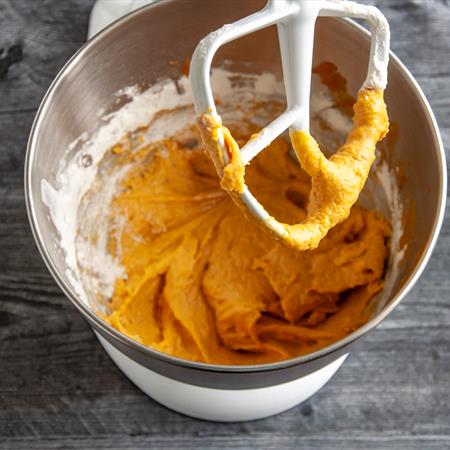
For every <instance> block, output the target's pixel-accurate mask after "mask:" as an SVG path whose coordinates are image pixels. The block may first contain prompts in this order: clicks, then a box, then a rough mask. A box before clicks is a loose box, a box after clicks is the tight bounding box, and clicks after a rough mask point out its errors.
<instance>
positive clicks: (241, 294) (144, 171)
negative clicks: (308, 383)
mask: <svg viewBox="0 0 450 450" xmlns="http://www.w3.org/2000/svg"><path fill="white" fill-rule="evenodd" d="M366 96H367V97H366ZM360 98H361V97H360ZM366 103H367V105H366ZM374 105H375V106H376V107H377V108H379V109H380V111H382V107H381V104H380V100H379V96H378V94H377V93H373V94H372V93H366V94H364V97H363V98H362V100H359V106H358V105H357V108H358V107H360V108H361V114H360V115H359V116H358V109H357V118H356V119H355V124H356V125H357V128H356V131H354V132H353V134H352V135H350V138H349V140H348V141H347V144H346V147H345V151H342V152H340V154H337V155H336V156H335V157H333V158H330V160H329V161H333V164H336V170H338V169H337V168H339V174H336V172H332V171H331V169H330V171H329V170H328V169H327V171H326V172H324V171H322V170H321V169H322V166H325V165H327V164H328V163H326V162H325V160H324V159H323V158H322V157H321V156H320V155H321V154H319V153H320V152H318V149H317V147H316V146H315V143H314V142H313V141H311V139H312V138H310V137H309V136H303V135H294V136H292V139H293V142H294V145H295V148H296V150H297V152H298V154H299V156H300V157H301V162H302V165H303V166H304V168H305V169H306V171H307V172H309V173H310V174H311V175H312V183H313V186H314V184H321V183H322V184H321V185H322V186H324V189H325V188H326V189H328V187H329V186H332V184H330V183H331V181H329V179H328V178H326V179H324V175H323V174H326V176H327V177H328V176H331V175H329V174H332V173H334V174H336V177H335V178H333V182H336V183H337V185H338V186H341V184H340V180H339V179H338V178H337V177H338V176H341V175H340V174H341V171H340V169H344V172H343V174H344V175H345V174H346V173H347V172H346V170H347V171H348V173H349V174H356V175H357V181H356V184H355V185H352V186H350V188H349V189H350V190H349V193H348V195H349V196H350V197H351V200H349V201H347V200H345V207H344V209H343V211H334V212H333V211H332V210H330V211H328V212H327V214H329V213H330V214H334V213H336V217H335V216H333V217H334V218H332V219H328V221H327V222H326V223H325V225H324V226H323V227H322V226H321V227H319V228H320V231H319V232H318V233H317V236H320V237H317V236H316V235H315V236H314V239H313V240H312V241H311V245H309V247H315V246H317V248H315V249H313V250H309V251H303V252H299V251H296V250H293V249H291V248H288V247H286V246H283V245H281V244H280V243H279V242H277V241H275V240H274V239H273V238H272V237H271V236H270V235H268V234H266V233H264V232H262V230H261V229H260V228H259V227H258V226H257V225H255V224H254V223H253V222H251V221H249V220H248V219H246V218H245V217H244V216H243V214H242V212H241V211H240V210H239V208H238V207H237V206H236V205H235V203H234V202H233V201H232V200H231V198H230V196H229V195H228V194H227V193H226V192H225V191H224V190H223V189H221V186H220V183H219V179H218V177H217V174H216V171H215V168H214V165H213V164H212V162H211V160H210V158H209V157H208V156H207V155H206V154H205V153H204V152H203V150H202V149H201V145H200V143H199V141H198V139H197V137H195V130H190V133H184V134H182V135H180V136H174V137H173V138H171V139H167V140H165V141H161V142H157V143H153V144H151V145H149V146H147V147H145V148H143V149H141V150H139V151H132V150H130V149H126V148H125V147H124V146H122V147H121V146H119V147H117V148H116V149H115V152H116V153H117V158H122V159H123V162H124V163H126V162H130V161H131V162H133V168H132V169H131V170H130V171H129V173H128V174H127V175H126V177H125V178H124V179H123V181H122V183H121V191H120V193H119V194H118V195H117V196H116V197H115V199H114V200H113V203H112V205H111V206H112V207H111V218H110V220H111V224H112V225H111V234H110V251H111V253H112V254H113V255H115V256H116V257H117V258H118V259H119V260H120V262H121V264H122V265H123V267H124V269H125V272H126V277H124V278H123V279H119V280H117V281H116V285H115V292H114V295H113V298H112V301H111V304H110V310H111V314H110V315H109V316H108V320H109V321H110V323H111V324H112V325H113V326H114V327H115V328H117V329H118V330H119V331H121V332H122V333H124V334H126V335H128V336H130V337H131V338H133V339H135V340H137V341H138V342H140V343H142V344H144V345H147V346H150V347H152V348H154V349H156V350H159V351H161V352H164V353H167V354H170V355H174V356H177V357H180V358H185V359H189V360H194V361H202V362H208V363H217V364H259V363H265V362H273V361H278V360H283V359H287V358H291V357H294V356H298V355H302V354H305V353H309V352H311V351H314V350H317V349H319V348H321V347H325V346H327V345H329V344H331V343H332V342H334V341H336V340H339V339H340V338H342V337H344V336H345V335H347V334H348V333H350V332H351V331H353V330H355V329H356V328H358V327H359V326H361V325H362V324H363V323H364V322H366V321H367V319H368V318H369V317H370V312H371V302H370V299H371V298H372V297H373V296H374V295H375V294H376V293H377V292H379V291H380V290H381V289H382V287H383V275H384V270H385V263H386V259H387V254H388V250H387V238H388V236H389V233H390V227H389V225H388V224H387V222H386V221H385V220H384V219H383V218H381V217H377V215H376V214H375V212H373V211H365V210H363V209H361V208H359V207H357V206H353V208H351V211H350V203H351V204H353V203H354V201H355V200H356V198H357V196H358V193H359V189H360V188H361V187H362V185H363V184H364V181H365V177H367V172H368V169H369V167H370V163H371V162H372V160H373V155H372V153H373V149H372V146H374V145H375V142H376V140H378V139H379V138H380V136H381V135H382V134H383V133H384V132H385V123H384V122H383V123H382V124H380V125H378V124H377V118H376V117H375V116H374V115H372V113H371V112H370V111H372V110H371V109H370V108H372V107H373V106H374ZM366 106H367V108H368V109H367V111H366V109H365V108H366ZM358 117H359V118H358ZM377 117H378V116H377ZM379 117H381V118H382V119H383V118H384V115H383V114H381V113H380V114H379ZM358 121H360V122H361V123H364V124H365V128H361V127H358ZM372 126H373V127H374V128H373V129H372V128H371V127H372ZM250 134H251V133H250ZM193 136H194V137H193ZM230 136H231V135H230ZM233 136H235V138H236V143H238V142H239V143H240V142H245V141H246V138H247V137H248V135H247V136H239V134H238V133H236V132H233ZM364 142H367V143H368V144H369V145H368V146H367V152H363V153H361V152H360V151H359V147H357V146H361V145H362V144H363V143H364ZM305 148H307V149H309V150H308V152H309V153H303V149H305ZM357 148H358V151H356V149H357ZM307 154H310V155H311V158H309V157H306V156H305V155H307ZM302 155H303V157H302ZM330 164H331V163H330ZM238 170H240V169H239V168H238ZM233 173H234V174H236V172H233ZM321 174H322V175H321ZM242 175H243V172H242ZM320 177H322V178H320ZM232 178H233V177H232ZM239 179H240V175H239V172H238V173H237V176H236V177H234V180H235V181H236V180H239ZM245 179H246V183H247V185H248V186H249V187H250V189H251V190H252V191H253V192H254V193H255V195H256V196H257V197H258V200H259V201H260V202H261V203H262V204H264V206H265V208H266V209H267V211H268V212H269V213H270V214H271V215H272V216H274V217H276V218H277V219H278V220H280V221H282V222H283V223H286V224H287V225H286V226H293V227H295V226H297V225H295V224H298V223H305V220H306V223H310V222H311V220H312V219H311V216H312V217H313V219H314V217H315V216H314V214H315V213H314V210H315V209H314V208H316V207H317V203H319V206H320V207H322V203H323V202H325V201H326V202H327V204H328V197H324V198H325V200H322V197H320V196H318V197H315V196H312V197H311V196H310V191H311V177H310V176H309V175H308V174H307V173H306V172H305V171H303V170H302V169H301V168H300V166H299V165H298V163H297V162H295V161H294V160H293V159H292V157H291V156H290V155H289V145H288V143H287V141H286V140H285V139H284V138H278V139H277V140H275V141H274V142H273V143H272V144H271V145H270V148H268V149H266V150H265V151H264V152H262V153H260V154H259V155H258V156H257V157H256V158H255V159H254V160H253V161H252V163H251V165H249V166H248V167H247V168H246V173H245ZM333 186H334V185H333ZM326 189H325V192H326V193H327V195H329V190H326ZM324 195H325V194H324ZM346 195H347V194H346ZM343 197H345V196H343ZM335 199H336V197H335V196H334V195H333V199H332V200H333V201H334V200H335ZM331 208H334V206H333V204H331ZM347 208H348V209H349V211H347ZM347 216H348V217H347ZM344 219H345V220H344ZM342 220H343V221H342ZM339 221H341V223H339V224H338V225H336V226H334V227H333V228H332V229H331V230H330V231H329V232H328V234H326V231H324V230H327V229H329V228H331V227H332V226H333V225H334V224H336V223H337V222H339ZM313 222H314V223H316V222H317V220H316V219H314V221H313ZM325 234H326V236H325V237H324V238H323V239H322V240H321V241H320V238H321V237H323V235H325ZM319 241H320V243H319ZM317 244H318V245H317Z"/></svg>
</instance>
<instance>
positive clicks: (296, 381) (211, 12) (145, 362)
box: [25, 0, 446, 421]
mask: <svg viewBox="0 0 450 450" xmlns="http://www.w3.org/2000/svg"><path fill="white" fill-rule="evenodd" d="M264 4H265V1H264V0H262V1H258V0H242V1H240V2H239V7H236V5H237V3H236V2H234V1H232V0H229V1H228V0H224V1H221V2H211V1H208V0H190V1H189V2H186V1H184V0H166V1H159V2H155V3H153V4H151V5H149V6H146V7H144V8H142V9H140V10H138V11H136V12H133V13H131V14H129V15H128V16H126V17H124V18H123V19H121V20H119V21H117V22H115V23H113V24H112V25H110V26H109V27H108V28H107V29H106V30H104V31H103V32H101V33H99V34H98V35H96V36H95V37H94V38H93V39H92V40H90V41H89V42H88V43H87V44H86V45H85V46H84V47H83V48H82V49H80V51H78V52H77V53H76V54H75V55H74V56H73V58H72V59H71V60H70V61H69V62H68V63H67V64H66V66H65V67H64V68H63V69H62V71H61V72H60V73H59V75H58V76H57V78H56V79H55V81H54V83H53V84H52V86H51V87H50V89H49V91H48V92H47V94H46V96H45V98H44V100H43V102H42V104H41V107H40V109H39V111H38V113H37V116H36V119H35V122H34V125H33V128H32V131H31V136H30V140H29V144H28V150H27V156H26V167H25V189H26V201H27V209H28V214H29V219H30V223H31V227H32V230H33V234H34V237H35V239H36V242H37V245H38V247H39V250H40V252H41V254H42V257H43V259H44V261H45V262H46V264H47V266H48V267H49V270H50V272H51V273H52V275H53V276H54V278H55V280H56V281H57V283H58V284H59V285H60V287H61V289H62V290H63V291H64V293H65V294H66V296H67V297H68V298H69V299H70V300H71V301H72V302H73V304H74V305H75V306H76V307H77V308H78V309H79V311H80V312H81V314H82V315H83V316H84V317H85V318H86V319H87V321H88V322H89V324H90V326H91V327H92V328H93V329H94V331H95V333H96V335H97V336H98V338H99V340H100V342H101V344H102V345H103V346H104V347H105V349H106V351H107V352H108V354H109V355H110V356H111V358H112V359H113V360H114V361H115V362H116V364H117V365H118V366H119V368H120V369H121V370H122V371H123V372H124V373H125V374H126V375H127V376H128V377H129V378H130V379H131V380H132V381H133V382H134V383H135V384H136V385H137V386H138V387H139V388H141V389H142V390H143V391H144V392H146V393H147V394H148V395H150V396H151V397H152V398H154V399H155V400H157V401H158V402H160V403H162V404H164V405H166V406H168V407H169V408H172V409H174V410H176V411H179V412H182V413H184V414H187V415H191V416H194V417H198V418H202V419H208V420H217V421H240V420H251V419H257V418H262V417H267V416H270V415H272V414H276V413H279V412H281V411H284V410H286V409H288V408H290V407H293V406H295V405H297V404H299V403H301V402H302V401H304V400H305V399H307V398H308V397H310V396H311V395H313V394H314V393H315V392H317V391H318V390H319V389H320V388H321V387H322V386H323V385H324V384H325V383H326V382H327V381H328V380H329V379H330V378H331V377H332V376H333V374H334V373H335V372H336V370H337V369H338V368H339V367H340V365H341V364H342V363H343V361H344V359H345V357H346V355H347V354H348V352H349V349H350V347H351V346H352V345H353V344H354V343H355V342H357V341H358V340H359V339H360V338H361V337H362V336H364V335H365V334H367V333H368V332H369V331H370V330H371V329H373V328H374V327H375V326H376V325H378V324H379V323H380V322H381V321H382V320H384V319H385V318H386V317H387V316H388V315H389V314H390V312H392V310H393V309H394V308H395V307H396V306H397V305H398V304H399V303H400V301H401V300H402V299H403V298H404V297H405V295H406V294H407V293H408V291H409V290H410V289H411V288H412V286H413V285H414V284H415V282H416V281H417V279H418V278H419V276H420V274H421V273H422V271H423V269H424V267H425V265H426V263H427V261H428V259H429V257H430V255H431V252H432V249H433V247H434V245H435V243H436V240H437V236H438V233H439V229H440V226H441V223H442V218H443V213H444V208H445V194H446V165H445V156H444V151H443V146H442V142H441V139H440V136H439V131H438V127H437V124H436V121H435V119H434V116H433V113H432V111H431V109H430V107H429V105H428V102H427V100H426V99H425V97H424V95H423V93H422V91H421V90H420V87H419V86H418V85H417V83H416V82H415V81H414V79H413V77H412V76H411V75H410V73H409V72H408V71H407V69H406V68H405V67H404V66H403V65H402V63H401V62H400V61H399V60H398V58H396V57H395V56H394V55H393V54H391V57H390V66H389V80H388V88H387V90H386V102H387V105H388V109H389V115H390V118H391V121H392V122H395V123H396V124H397V125H398V129H399V136H398V142H397V143H396V146H395V151H394V152H393V154H392V160H393V163H394V164H398V163H400V164H401V165H402V168H403V172H404V175H405V177H404V179H405V180H404V184H403V186H402V189H401V196H402V199H403V200H404V202H405V203H408V202H413V203H414V207H415V215H414V218H413V219H412V223H411V224H410V225H411V230H410V236H411V239H410V240H409V242H408V246H407V249H406V252H405V256H404V258H403V260H402V263H401V266H400V267H399V274H398V276H397V278H396V282H395V285H394V286H393V288H392V292H391V294H390V296H389V299H388V301H387V303H386V305H385V306H384V307H383V308H382V309H381V310H380V311H379V312H378V313H377V314H376V315H375V316H374V317H373V318H372V319H371V320H370V321H369V322H367V323H366V324H365V325H364V326H362V327H361V328H359V329H358V330H356V331H354V332H353V333H351V334H350V335H348V336H346V337H345V338H344V339H342V340H340V341H338V342H335V343H334V344H333V345H331V346H329V347H326V348H324V349H322V350H320V351H317V352H315V353H312V354H308V355H306V356H302V357H298V358H294V359H290V360H286V361H282V362H278V363H272V364H264V365H255V366H219V365H212V364H203V363H196V362H192V361H186V360H182V359H179V358H175V357H172V356H169V355H165V354H162V353H159V352H157V351H155V350H153V349H151V348H147V347H144V346H143V345H140V344H139V343H137V342H135V341H133V340H132V339H130V338H128V337H126V336H125V335H123V334H121V333H120V332H118V331H117V330H115V329H114V328H112V327H111V326H110V325H109V324H108V323H107V322H105V321H104V320H103V319H101V318H100V317H99V316H97V315H96V313H95V312H94V310H93V309H92V308H91V307H90V305H89V304H88V302H87V301H86V299H83V298H81V297H80V296H79V295H78V294H77V293H76V289H75V288H74V285H73V280H72V279H71V278H70V276H69V275H68V270H67V269H68V267H67V263H66V261H65V255H64V253H63V251H62V250H61V247H60V245H59V235H58V232H57V230H56V228H55V226H54V224H53V222H52V220H51V218H50V215H49V211H48V208H47V206H46V204H45V203H44V200H43V198H42V195H41V182H42V180H43V179H45V180H47V181H48V182H49V183H54V182H55V176H56V173H57V171H58V167H59V163H60V161H61V160H62V158H63V156H65V153H66V151H67V149H68V147H69V145H70V143H72V142H73V141H75V140H76V139H77V138H78V137H79V136H80V135H81V134H82V133H87V135H91V134H93V133H94V132H95V131H96V129H97V128H98V127H100V126H101V125H102V120H101V117H99V116H98V111H99V110H103V111H108V112H111V111H114V110H115V109H117V108H118V105H117V104H115V101H116V97H115V93H116V92H117V91H119V90H120V89H123V88H124V87H126V86H130V85H139V86H141V87H143V88H146V87H149V86H151V85H153V84H154V83H156V82H157V81H158V80H160V79H161V78H163V77H164V78H166V77H170V78H176V77H177V76H178V75H179V67H178V68H177V67H175V66H173V65H170V64H169V63H170V61H173V60H178V61H183V60H184V59H185V58H189V57H190V56H191V55H192V52H193V50H194V48H195V46H196V45H197V43H198V41H199V40H200V39H201V38H202V37H203V36H205V35H206V34H208V33H209V32H211V31H213V30H215V29H217V28H219V27H220V26H221V25H223V23H229V22H233V21H236V20H237V19H239V18H241V17H244V16H246V15H249V14H251V13H252V12H254V11H257V10H258V9H261V8H262V6H263V5H264ZM174 30H176V32H174ZM369 47H370V40H369V37H368V35H367V33H366V32H365V31H364V30H363V29H362V28H361V27H360V26H358V25H357V24H355V23H354V22H351V21H348V20H340V19H335V18H323V19H319V21H318V23H317V28H316V36H315V46H314V62H315V64H316V63H318V62H322V61H331V62H333V63H335V64H336V65H337V66H338V68H339V70H340V71H341V73H343V74H344V76H346V78H347V80H348V88H349V91H350V92H351V93H355V92H356V91H357V89H358V88H359V86H360V84H361V81H362V79H363V77H364V74H365V70H366V68H367V61H368V55H369ZM224 60H227V61H232V65H231V68H232V70H236V71H240V72H246V71H250V72H262V71H270V72H273V73H275V74H276V75H278V76H281V64H280V57H279V47H278V42H277V38H276V31H275V30H274V29H271V28H270V29H265V30H262V31H259V32H257V33H255V34H252V35H249V36H247V37H245V38H243V39H241V40H239V41H237V42H235V43H231V44H229V45H227V46H225V47H224V48H223V49H221V51H220V52H219V54H218V55H217V58H216V61H217V62H218V63H220V62H221V61H224ZM248 61H251V63H252V64H251V69H250V68H249V67H248Z"/></svg>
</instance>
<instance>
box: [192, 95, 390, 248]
mask: <svg viewBox="0 0 450 450" xmlns="http://www.w3.org/2000/svg"><path fill="white" fill-rule="evenodd" d="M198 124H199V128H200V131H201V134H202V139H203V143H204V147H205V150H206V151H207V153H208V154H209V155H210V157H211V159H212V160H213V161H214V163H215V165H216V167H217V168H218V172H219V175H220V176H221V177H222V182H221V186H222V187H223V188H224V189H225V190H227V191H228V192H230V193H231V195H232V197H233V198H235V199H236V200H237V203H238V204H239V197H238V196H237V195H236V194H240V193H242V192H243V191H244V186H245V179H244V177H245V166H244V163H243V162H242V159H241V156H240V150H239V145H238V144H237V142H236V141H235V140H234V138H233V136H232V134H231V133H230V132H229V130H228V129H227V128H226V127H224V126H223V125H221V124H220V123H219V122H218V121H217V120H216V119H215V118H214V117H213V116H211V115H209V114H203V115H202V116H201V117H200V118H199V120H198ZM388 129H389V121H388V116H387V111H386V104H385V103H384V100H383V90H381V89H363V90H361V91H360V92H359V94H358V99H357V101H356V103H355V105H354V117H353V130H352V131H351V133H350V134H349V136H348V138H347V141H346V142H345V144H344V145H343V146H342V147H341V148H340V149H339V150H338V151H337V152H336V153H335V154H333V155H332V156H331V157H330V158H329V159H327V158H326V157H325V156H324V154H323V153H322V152H321V151H320V148H319V145H318V144H317V142H316V141H315V140H314V138H313V137H312V136H311V135H310V134H309V133H306V132H304V131H299V130H295V131H291V133H290V137H291V141H292V144H293V147H294V150H295V153H296V154H297V157H298V160H299V161H300V164H301V166H302V167H303V169H304V170H305V171H306V172H307V173H308V174H309V175H310V176H311V180H312V188H311V191H310V202H309V207H308V210H307V215H306V217H305V218H304V220H302V221H301V222H299V223H296V224H283V227H284V229H285V230H286V237H285V238H283V241H284V243H285V244H286V245H288V246H290V247H292V248H294V249H296V250H299V251H303V250H310V249H314V248H317V246H318V245H319V242H320V241H321V239H323V238H324V237H325V236H326V234H327V233H328V231H329V230H330V229H331V228H333V227H334V226H335V225H336V224H338V223H340V222H342V221H343V220H344V219H346V218H347V217H348V215H349V213H350V209H351V207H352V206H353V205H354V204H355V203H356V201H357V200H358V197H359V194H360V192H361V191H362V188H363V187H364V184H365V182H366V180H367V177H368V175H369V170H370V167H371V166H372V163H373V161H374V160H375V148H376V144H377V142H378V141H380V140H381V139H383V138H384V137H385V136H386V134H387V132H388ZM218 130H222V133H223V136H224V140H225V144H226V147H227V149H228V156H229V160H230V161H229V162H228V164H227V165H224V164H223V162H222V161H221V157H222V150H221V146H220V145H219V134H218ZM265 151H267V150H265ZM267 230H269V229H268V228H267Z"/></svg>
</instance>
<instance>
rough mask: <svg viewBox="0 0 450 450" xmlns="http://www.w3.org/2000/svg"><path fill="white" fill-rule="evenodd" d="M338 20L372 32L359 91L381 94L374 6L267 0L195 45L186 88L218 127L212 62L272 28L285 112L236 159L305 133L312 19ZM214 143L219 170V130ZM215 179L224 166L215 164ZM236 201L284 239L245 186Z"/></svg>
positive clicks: (382, 47)
mask: <svg viewBox="0 0 450 450" xmlns="http://www.w3.org/2000/svg"><path fill="white" fill-rule="evenodd" d="M319 16H337V17H343V16H347V17H352V18H359V19H365V20H366V21H367V22H368V24H369V27H370V31H371V32H372V42H371V49H370V60H369V61H370V62H369V67H368V72H367V77H366V79H365V81H364V84H363V85H362V89H363V88H368V89H371V88H373V89H383V90H384V88H385V87H386V83H387V65H388V61H389V25H388V23H387V21H386V19H385V17H384V16H383V15H382V13H381V12H380V11H379V10H378V9H377V8H375V7H373V6H366V5H360V4H358V3H355V2H352V1H346V0H269V1H268V3H267V5H266V7H265V8H264V9H262V10H261V11H259V12H256V13H254V14H252V15H251V16H248V17H246V18H243V19H241V20H239V21H237V22H235V23H233V24H228V25H224V26H223V27H222V28H220V29H219V30H217V31H214V32H212V33H210V34H209V35H208V36H206V37H205V38H204V39H202V40H201V41H200V43H199V44H198V46H197V48H196V49H195V52H194V54H193V57H192V61H191V65H190V82H191V86H192V93H193V98H194V105H195V110H196V114H197V116H200V115H202V114H209V115H211V116H213V117H214V118H215V119H216V120H217V121H218V122H219V123H221V120H220V116H219V115H218V113H217V109H216V105H215V103H214V98H213V94H212V90H211V84H210V69H211V64H212V60H213V57H214V55H215V53H216V52H217V50H218V49H219V48H220V47H221V46H222V45H224V44H226V43H228V42H231V41H233V40H235V39H238V38H240V37H242V36H244V35H246V34H249V33H252V32H255V31H257V30H260V29H262V28H265V27H267V26H270V25H274V24H277V27H278V35H279V41H280V50H281V60H282V67H283V76H284V84H285V91H286V100H287V108H286V110H285V112H284V113H283V114H281V115H280V116H279V117H277V118H276V119H275V120H273V121H272V122H271V123H270V124H269V125H267V126H266V127H265V128H264V129H263V130H262V131H261V132H259V133H258V134H257V135H256V136H254V137H252V139H250V140H249V141H248V142H247V144H246V145H244V146H243V147H242V148H241V149H240V155H241V159H242V161H243V163H244V164H248V163H249V162H250V161H251V160H252V159H253V158H254V157H255V156H256V155H257V154H258V153H259V152H261V151H262V150H263V149H264V148H266V147H267V146H268V145H269V144H270V143H271V142H272V141H273V140H274V139H275V138H276V137H277V136H279V135H280V134H281V133H283V132H284V131H285V130H287V129H288V128H290V130H291V131H295V130H299V131H305V132H309V101H310V88H311V71H312V56H313V44H314V28H315V22H316V19H317V17H319ZM218 143H219V146H220V149H221V153H222V158H221V159H222V161H223V163H224V165H226V164H227V162H228V161H229V156H228V150H227V148H226V146H225V141H224V139H223V134H221V132H220V130H219V136H218ZM215 164H216V169H217V171H218V173H219V175H221V174H222V172H223V168H224V165H220V166H219V164H218V163H217V161H215ZM237 198H238V201H239V202H240V203H242V205H243V206H244V207H245V208H246V209H247V211H248V212H249V213H250V215H251V216H253V217H254V218H255V219H256V220H257V221H258V222H260V223H261V224H262V225H263V226H265V227H267V228H269V230H270V231H271V232H272V233H273V234H274V235H275V236H276V237H278V238H280V239H282V240H286V239H288V236H287V231H286V228H285V226H284V225H283V224H281V223H280V222H278V221H277V220H275V219H274V218H273V217H271V216H270V215H269V213H268V212H267V211H266V210H265V209H264V207H263V206H262V205H261V204H260V203H259V202H258V201H257V200H256V198H255V197H254V196H253V195H252V193H251V192H250V191H249V189H248V187H247V186H246V185H245V186H244V189H243V191H242V192H241V193H239V196H238V197H237Z"/></svg>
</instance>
